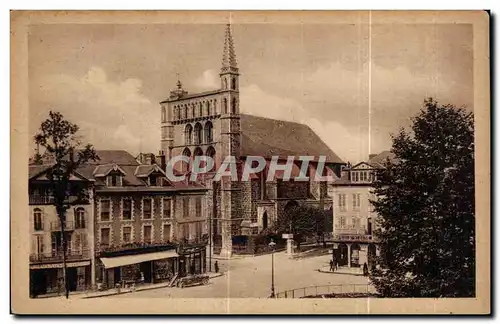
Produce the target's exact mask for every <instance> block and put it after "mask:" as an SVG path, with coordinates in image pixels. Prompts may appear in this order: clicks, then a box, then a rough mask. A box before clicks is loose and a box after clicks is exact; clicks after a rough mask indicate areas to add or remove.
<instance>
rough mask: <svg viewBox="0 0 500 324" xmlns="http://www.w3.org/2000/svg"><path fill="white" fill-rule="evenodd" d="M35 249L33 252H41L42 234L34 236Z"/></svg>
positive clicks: (42, 245)
mask: <svg viewBox="0 0 500 324" xmlns="http://www.w3.org/2000/svg"><path fill="white" fill-rule="evenodd" d="M34 244H35V250H34V251H33V252H34V253H36V254H38V255H40V254H42V253H43V250H44V248H45V247H44V244H43V235H35V237H34Z"/></svg>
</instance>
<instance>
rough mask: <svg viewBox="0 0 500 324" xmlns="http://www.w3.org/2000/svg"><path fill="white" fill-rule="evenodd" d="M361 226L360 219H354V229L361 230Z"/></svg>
mask: <svg viewBox="0 0 500 324" xmlns="http://www.w3.org/2000/svg"><path fill="white" fill-rule="evenodd" d="M360 224H361V222H360V220H359V218H358V217H354V218H353V219H352V226H353V227H354V228H356V229H357V228H359V227H360Z"/></svg>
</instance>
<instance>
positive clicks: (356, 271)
mask: <svg viewBox="0 0 500 324" xmlns="http://www.w3.org/2000/svg"><path fill="white" fill-rule="evenodd" d="M318 271H319V272H322V273H329V274H343V275H351V276H363V269H362V268H348V267H340V268H337V270H335V271H330V266H324V267H321V268H320V269H318Z"/></svg>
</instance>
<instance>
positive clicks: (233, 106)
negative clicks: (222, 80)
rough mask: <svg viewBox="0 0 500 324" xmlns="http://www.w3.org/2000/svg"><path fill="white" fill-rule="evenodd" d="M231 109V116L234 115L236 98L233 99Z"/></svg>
mask: <svg viewBox="0 0 500 324" xmlns="http://www.w3.org/2000/svg"><path fill="white" fill-rule="evenodd" d="M231 108H232V111H233V114H236V98H233V102H232V104H231Z"/></svg>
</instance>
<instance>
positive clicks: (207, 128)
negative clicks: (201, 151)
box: [204, 122, 213, 143]
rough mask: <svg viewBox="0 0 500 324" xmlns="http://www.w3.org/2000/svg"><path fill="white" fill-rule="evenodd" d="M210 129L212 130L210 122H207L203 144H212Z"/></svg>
mask: <svg viewBox="0 0 500 324" xmlns="http://www.w3.org/2000/svg"><path fill="white" fill-rule="evenodd" d="M212 129H213V125H212V123H211V122H207V123H206V124H205V131H204V133H205V143H212V141H213V138H212V133H213V132H212Z"/></svg>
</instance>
